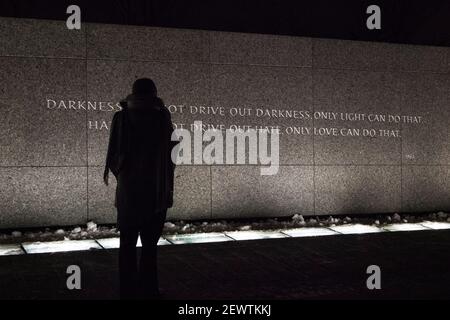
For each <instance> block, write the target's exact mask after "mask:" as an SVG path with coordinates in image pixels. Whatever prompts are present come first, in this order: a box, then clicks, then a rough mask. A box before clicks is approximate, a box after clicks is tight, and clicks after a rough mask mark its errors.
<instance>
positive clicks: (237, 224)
mask: <svg viewBox="0 0 450 320" xmlns="http://www.w3.org/2000/svg"><path fill="white" fill-rule="evenodd" d="M424 221H436V222H445V221H447V222H450V215H449V214H448V213H445V212H442V211H440V212H437V213H431V214H425V215H423V214H422V215H407V214H405V215H400V214H398V213H394V214H393V215H378V216H372V217H365V216H356V217H353V218H351V217H348V216H345V217H333V216H325V215H318V216H314V217H308V218H307V219H305V218H304V217H303V215H301V214H294V215H293V216H291V217H284V218H267V219H245V220H209V221H189V222H185V221H183V220H178V221H167V222H166V223H165V224H164V231H163V234H164V235H177V234H186V233H208V232H230V231H250V230H274V231H277V230H283V229H293V228H302V227H319V226H320V227H335V226H339V225H346V224H350V223H353V224H363V225H373V226H378V227H383V226H385V225H387V224H390V223H392V222H396V223H407V222H408V223H420V222H424ZM119 234H120V231H118V230H117V228H116V227H115V226H111V225H109V226H107V225H103V226H101V225H100V226H99V225H97V224H96V223H95V222H94V221H89V222H88V223H87V224H86V225H85V226H72V227H70V228H67V227H66V228H54V229H50V228H45V229H38V230H32V231H30V230H22V231H21V230H12V231H9V232H8V233H6V232H5V231H3V232H2V231H1V230H0V243H2V244H8V243H21V242H27V241H57V240H84V239H100V238H112V237H118V236H119Z"/></svg>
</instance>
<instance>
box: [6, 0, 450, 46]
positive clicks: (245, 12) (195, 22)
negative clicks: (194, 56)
mask: <svg viewBox="0 0 450 320" xmlns="http://www.w3.org/2000/svg"><path fill="white" fill-rule="evenodd" d="M70 4H78V5H79V6H80V7H81V11H82V20H83V21H88V22H100V23H116V24H132V25H150V26H162V27H178V28H194V29H206V30H222V31H239V32H257V33H269V34H288V35H297V36H311V37H323V38H340V39H352V40H367V41H386V42H397V43H411V44H430V45H444V46H450V1H448V0H434V1H433V0H431V1H414V0H389V1H386V0H371V1H367V0H334V1H332V0H313V1H301V0H297V1H287V0H259V1H258V0H240V1H234V0H222V1H218V0H209V1H208V0H191V1H189V0H184V1H182V0H97V1H94V0H58V1H49V0H1V2H0V16H11V17H24V18H25V17H28V18H39V19H56V20H64V19H66V16H67V15H66V13H65V12H66V8H67V6H68V5H70ZM370 4H377V5H379V6H380V7H381V10H382V30H375V31H369V30H367V29H366V26H365V25H366V24H365V21H366V18H367V14H366V13H365V11H366V8H367V6H368V5H370Z"/></svg>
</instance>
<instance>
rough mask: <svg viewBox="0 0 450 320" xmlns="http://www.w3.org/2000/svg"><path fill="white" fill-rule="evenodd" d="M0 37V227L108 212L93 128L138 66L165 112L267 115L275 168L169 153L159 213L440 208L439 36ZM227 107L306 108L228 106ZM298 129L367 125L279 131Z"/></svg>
mask: <svg viewBox="0 0 450 320" xmlns="http://www.w3.org/2000/svg"><path fill="white" fill-rule="evenodd" d="M0 40H1V46H0V70H1V72H0V83H1V86H0V110H1V115H2V117H3V119H2V120H3V121H2V125H1V126H0V228H11V227H30V226H43V225H73V224H81V223H85V222H86V221H89V220H94V221H96V222H99V223H112V222H114V220H115V211H114V206H113V195H114V188H115V185H114V184H111V185H110V186H109V187H106V186H105V185H103V183H102V172H103V162H104V158H105V151H106V147H107V139H108V135H109V131H108V127H109V124H110V121H111V118H112V115H113V113H114V111H116V110H117V105H116V104H117V102H118V101H119V100H120V99H121V98H123V97H125V96H126V95H127V94H128V93H129V91H130V87H131V84H132V82H133V81H134V80H135V79H136V78H138V77H151V78H152V79H154V80H155V82H156V84H157V86H158V90H159V95H160V96H161V97H162V98H163V99H164V101H165V102H166V105H167V106H171V111H173V114H172V117H173V122H174V123H175V124H181V123H183V124H185V125H189V124H191V123H193V121H194V120H202V121H203V122H204V123H206V124H215V125H219V124H222V125H224V126H226V127H228V126H232V125H253V126H258V125H265V126H280V128H281V133H282V134H281V136H280V163H281V166H280V169H279V172H278V174H277V175H274V176H261V175H260V171H259V166H258V165H183V166H178V168H177V171H176V190H175V192H176V197H175V206H174V208H173V209H171V210H170V212H169V218H171V219H184V220H188V219H208V218H240V217H269V216H270V217H275V216H288V215H293V214H295V213H300V214H303V215H314V214H316V215H336V214H370V213H392V212H426V211H436V210H444V211H445V210H447V211H448V210H450V197H449V191H448V190H450V108H449V101H450V49H449V48H443V47H427V46H412V45H400V44H386V43H368V42H356V41H344V40H330V39H311V38H299V37H288V36H273V35H259V34H240V33H226V32H210V31H198V30H181V29H163V28H150V27H136V26H116V25H100V24H83V25H82V29H81V30H67V29H66V27H65V22H64V21H44V20H32V19H13V18H0ZM181 106H183V108H184V109H182V108H181ZM200 106H205V107H210V108H213V109H214V108H223V109H224V110H225V115H224V116H220V115H214V114H212V113H209V114H202V115H199V114H198V112H197V113H196V112H195V110H198V108H199V107H200ZM238 107H239V108H247V109H251V110H252V112H256V109H258V108H260V109H271V110H275V111H277V110H278V111H279V110H291V111H293V110H296V111H302V112H306V113H309V114H310V115H311V117H309V118H305V119H294V118H288V117H273V116H271V117H265V116H262V117H258V116H256V115H255V113H253V114H252V115H249V116H245V115H244V116H231V115H230V111H231V109H232V108H238ZM196 108H197V109H196ZM181 109H182V110H184V112H183V113H181V112H180V110H181ZM322 112H323V113H325V112H327V113H328V114H330V113H332V112H334V113H336V114H342V115H344V116H351V115H352V114H365V115H366V116H367V115H386V116H387V115H392V116H398V117H402V116H412V117H420V119H421V121H420V123H414V122H408V121H406V120H405V121H402V120H400V121H391V122H389V121H367V120H365V121H352V120H342V119H332V120H330V119H324V118H323V117H320V114H321V113H322ZM316 114H318V115H319V116H318V117H317V118H316V117H315V115H316ZM416 119H417V118H416ZM300 127H301V128H309V129H310V130H311V132H312V130H313V128H316V129H317V130H319V129H320V128H322V129H323V130H325V132H327V130H330V129H332V128H339V130H340V129H349V130H357V129H359V130H360V132H362V130H373V131H372V132H376V133H377V135H376V136H373V137H370V136H369V137H368V136H361V135H360V136H348V135H347V134H337V135H331V136H330V135H327V134H325V135H321V134H312V133H311V134H289V133H288V130H289V129H293V128H300ZM380 130H389V132H398V133H399V135H398V136H394V137H393V136H389V137H387V136H381V135H378V132H381V131H380ZM328 132H329V131H328ZM343 132H347V131H343ZM113 180H114V179H113Z"/></svg>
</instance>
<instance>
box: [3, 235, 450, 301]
mask: <svg viewBox="0 0 450 320" xmlns="http://www.w3.org/2000/svg"><path fill="white" fill-rule="evenodd" d="M117 255H118V250H116V249H110V250H91V251H78V252H66V253H52V254H34V255H33V254H29V255H17V256H1V257H0V299H116V298H117V289H118V281H117V280H118V279H117V271H118V270H117ZM159 257H160V259H159V268H160V287H161V289H162V291H163V293H164V295H165V298H166V299H335V298H337V299H382V298H384V299H393V298H403V299H412V298H425V299H426V298H437V299H440V298H444V299H449V298H450V269H449V266H450V230H427V231H414V232H383V233H369V234H360V235H337V236H334V235H331V236H324V237H306V238H305V237H302V238H280V239H265V240H249V241H229V242H218V243H201V244H183V245H168V246H164V245H163V246H160V247H159ZM373 264H375V265H378V266H380V268H381V272H382V276H381V285H382V289H381V290H372V291H371V290H368V289H367V288H366V279H367V277H368V276H369V275H367V274H366V268H367V266H369V265H373ZM69 265H78V266H80V268H81V271H82V289H81V290H72V291H70V290H68V289H67V288H66V279H67V277H68V275H67V274H66V268H67V267H68V266H69Z"/></svg>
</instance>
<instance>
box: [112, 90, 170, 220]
mask: <svg viewBox="0 0 450 320" xmlns="http://www.w3.org/2000/svg"><path fill="white" fill-rule="evenodd" d="M122 106H123V109H122V110H121V111H119V112H116V113H115V114H114V117H113V120H112V123H111V128H110V139H109V145H108V153H107V157H106V166H105V172H104V178H105V180H107V175H108V171H111V172H112V173H113V174H114V176H115V177H116V180H117V188H116V195H115V206H116V207H117V212H118V217H117V218H118V225H119V226H120V227H121V228H122V227H139V226H143V225H144V224H145V223H147V222H148V221H149V220H150V217H151V215H152V214H155V212H157V211H161V210H165V209H167V208H170V207H172V204H173V186H174V170H175V164H174V163H173V162H172V159H171V150H172V148H173V146H174V145H175V144H176V142H172V141H171V135H172V132H173V127H172V122H171V117H170V112H169V111H168V110H167V108H166V107H165V106H164V104H163V102H162V100H161V99H159V98H157V97H154V96H151V95H137V94H133V95H129V96H128V97H127V99H126V101H125V103H123V104H122Z"/></svg>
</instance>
